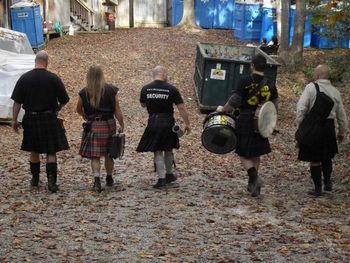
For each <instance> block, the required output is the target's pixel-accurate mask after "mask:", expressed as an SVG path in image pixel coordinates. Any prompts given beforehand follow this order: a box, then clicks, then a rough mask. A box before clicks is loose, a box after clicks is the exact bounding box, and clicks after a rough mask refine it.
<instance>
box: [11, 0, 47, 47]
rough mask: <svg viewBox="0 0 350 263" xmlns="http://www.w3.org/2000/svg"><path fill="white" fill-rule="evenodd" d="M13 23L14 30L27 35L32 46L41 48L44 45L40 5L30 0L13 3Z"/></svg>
mask: <svg viewBox="0 0 350 263" xmlns="http://www.w3.org/2000/svg"><path fill="white" fill-rule="evenodd" d="M11 23H12V29H13V30H14V31H18V32H22V33H25V34H26V35H27V37H28V39H29V42H30V44H31V46H32V48H40V47H42V46H43V45H44V32H43V19H42V17H41V14H40V5H38V4H35V3H28V2H19V3H17V4H14V5H12V6H11Z"/></svg>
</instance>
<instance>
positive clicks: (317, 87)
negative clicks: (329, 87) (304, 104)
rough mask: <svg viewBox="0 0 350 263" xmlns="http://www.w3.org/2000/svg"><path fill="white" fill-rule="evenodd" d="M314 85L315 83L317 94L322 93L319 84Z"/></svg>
mask: <svg viewBox="0 0 350 263" xmlns="http://www.w3.org/2000/svg"><path fill="white" fill-rule="evenodd" d="M313 83H314V85H315V88H316V91H317V93H319V92H320V86H319V85H318V83H317V82H313Z"/></svg>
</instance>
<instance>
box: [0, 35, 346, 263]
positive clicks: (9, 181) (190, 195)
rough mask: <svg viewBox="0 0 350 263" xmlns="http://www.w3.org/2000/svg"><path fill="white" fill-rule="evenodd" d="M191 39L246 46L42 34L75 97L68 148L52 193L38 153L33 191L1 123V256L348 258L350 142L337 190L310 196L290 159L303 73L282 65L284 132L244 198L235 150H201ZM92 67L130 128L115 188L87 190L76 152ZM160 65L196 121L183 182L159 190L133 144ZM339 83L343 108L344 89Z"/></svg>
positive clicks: (180, 38) (12, 136) (312, 60)
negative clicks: (114, 92) (147, 88)
mask: <svg viewBox="0 0 350 263" xmlns="http://www.w3.org/2000/svg"><path fill="white" fill-rule="evenodd" d="M197 42H213V43H227V44H243V43H240V42H239V41H237V40H235V39H233V37H232V33H231V32H230V31H220V30H194V31H184V30H180V29H174V28H167V29H121V30H117V31H115V32H114V33H109V34H80V35H77V36H74V37H69V36H66V37H62V38H59V39H54V40H52V41H50V42H49V44H48V45H47V46H46V50H47V51H48V53H49V54H50V65H49V69H50V70H52V71H53V72H55V73H57V74H58V75H59V76H60V77H61V78H62V79H63V81H64V83H65V85H66V87H67V90H68V92H69V95H70V97H71V101H70V103H69V104H68V105H67V107H66V108H65V109H64V111H63V112H62V116H63V117H64V118H65V121H66V122H65V125H66V129H67V137H68V139H69V143H70V150H68V151H64V152H61V153H59V154H58V158H59V184H60V191H59V192H58V193H57V194H50V193H48V191H47V189H46V183H47V180H46V176H45V169H44V167H45V166H44V165H45V162H44V159H43V160H42V165H41V170H42V172H41V184H40V187H39V188H38V189H31V188H30V187H29V179H30V175H29V165H28V154H27V153H25V152H21V151H20V150H19V148H20V143H21V139H22V135H21V133H20V134H16V133H13V132H12V130H11V128H10V127H9V126H6V125H1V126H0V144H1V149H0V262H349V261H350V226H349V225H350V196H349V191H350V175H349V160H350V149H349V148H350V147H349V143H347V142H345V143H343V144H342V145H341V146H340V150H341V151H340V154H339V155H338V156H337V157H336V158H335V160H334V164H335V165H334V191H333V192H332V193H328V194H326V195H325V196H323V197H321V198H318V199H315V198H312V197H310V196H308V195H307V191H308V190H310V189H311V188H312V183H311V179H310V176H309V173H308V165H307V164H306V163H302V162H298V161H297V158H296V156H297V150H296V148H295V143H294V139H293V138H294V135H293V134H294V131H295V125H294V117H295V107H296V102H297V100H298V96H299V95H300V92H301V91H302V87H303V86H304V85H305V84H306V83H307V82H308V81H309V80H307V79H306V77H305V76H304V75H303V74H302V73H295V74H288V73H287V71H286V70H285V69H283V68H280V70H279V74H278V77H277V85H278V88H279V92H280V96H281V104H280V105H281V107H280V108H281V110H280V113H279V121H278V129H279V131H280V133H278V134H277V135H276V136H274V137H272V139H271V145H272V148H273V152H272V153H271V154H269V155H267V156H264V158H263V161H262V164H261V175H262V177H263V179H264V182H265V186H264V188H263V190H262V195H261V196H260V197H259V198H252V197H251V196H250V195H249V194H248V193H247V192H246V191H245V188H246V181H247V178H246V175H245V172H244V171H243V169H242V167H241V165H240V163H239V159H238V157H237V156H236V155H235V154H227V155H222V156H221V155H220V156H219V155H214V154H211V153H209V152H208V151H206V150H205V149H204V148H203V147H202V146H201V140H200V137H201V133H202V121H203V119H204V117H205V115H203V114H200V113H199V110H198V105H197V102H196V96H195V91H194V84H193V73H194V60H195V48H196V43H197ZM326 53H327V51H319V50H314V49H311V50H305V59H306V62H307V64H308V65H309V66H315V65H316V64H317V63H320V62H323V60H324V57H325V56H326ZM92 64H101V65H102V66H103V68H104V71H105V74H106V79H107V81H108V82H110V83H113V84H116V85H117V86H118V87H119V88H120V93H119V96H120V102H121V107H122V110H123V112H124V115H125V122H126V134H127V146H126V153H125V157H124V158H123V160H121V161H117V162H116V165H115V167H116V174H115V175H114V177H115V179H116V180H117V184H116V185H115V186H113V187H110V188H105V190H104V191H103V192H102V193H100V194H97V193H94V192H92V191H91V185H92V176H91V173H90V165H89V161H88V160H86V159H82V158H81V157H80V156H79V155H78V148H79V144H80V136H81V132H82V128H81V124H82V119H81V118H79V116H78V115H77V114H76V113H75V105H76V102H77V94H78V91H79V90H80V89H81V88H82V87H83V86H84V83H85V74H86V72H87V69H88V67H89V66H90V65H92ZM158 64H161V65H164V66H166V67H167V68H168V70H169V82H171V83H173V84H174V85H175V86H177V87H178V88H179V89H180V91H181V93H182V95H183V98H184V101H185V103H186V106H187V109H188V111H189V113H190V120H191V123H192V128H193V132H192V134H190V135H189V136H184V137H183V138H182V139H181V148H180V150H179V151H177V152H176V162H177V170H178V173H179V180H178V181H177V183H176V184H175V185H174V186H172V187H169V188H167V189H165V190H162V191H159V190H154V189H153V188H152V187H151V185H152V184H153V183H155V181H156V179H157V178H156V175H155V174H154V172H153V160H152V155H151V154H138V153H136V151H135V149H136V146H137V143H138V141H139V138H140V136H141V134H142V132H143V129H144V127H145V124H146V119H147V114H146V112H145V110H144V109H142V108H141V106H140V105H139V101H138V98H139V92H140V89H141V87H142V85H144V84H146V83H148V82H150V81H151V74H150V70H151V69H152V68H153V67H154V66H156V65H158ZM339 89H340V90H341V92H342V94H343V96H344V104H345V105H346V109H347V114H348V116H350V106H349V105H350V94H349V90H348V89H347V88H346V87H340V88H339ZM177 117H178V116H177ZM103 173H104V171H103Z"/></svg>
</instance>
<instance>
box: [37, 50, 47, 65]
mask: <svg viewBox="0 0 350 263" xmlns="http://www.w3.org/2000/svg"><path fill="white" fill-rule="evenodd" d="M48 63H49V55H48V54H47V52H46V51H45V50H41V51H39V52H38V53H37V54H36V57H35V67H36V68H47V65H48Z"/></svg>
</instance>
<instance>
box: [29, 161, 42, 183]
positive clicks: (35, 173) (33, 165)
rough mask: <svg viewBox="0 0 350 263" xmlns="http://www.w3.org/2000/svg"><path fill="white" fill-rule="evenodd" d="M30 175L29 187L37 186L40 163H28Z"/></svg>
mask: <svg viewBox="0 0 350 263" xmlns="http://www.w3.org/2000/svg"><path fill="white" fill-rule="evenodd" d="M30 173H31V174H32V179H31V180H30V185H31V186H39V175H40V162H38V163H30Z"/></svg>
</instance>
